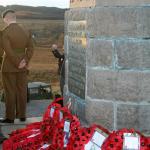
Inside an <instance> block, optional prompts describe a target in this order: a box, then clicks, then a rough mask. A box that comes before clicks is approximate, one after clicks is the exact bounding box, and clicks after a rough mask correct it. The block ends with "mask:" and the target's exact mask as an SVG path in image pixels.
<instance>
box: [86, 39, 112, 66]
mask: <svg viewBox="0 0 150 150" xmlns="http://www.w3.org/2000/svg"><path fill="white" fill-rule="evenodd" d="M113 50H114V48H113V41H111V40H100V39H90V40H89V41H88V48H87V65H88V66H102V67H112V62H113Z"/></svg>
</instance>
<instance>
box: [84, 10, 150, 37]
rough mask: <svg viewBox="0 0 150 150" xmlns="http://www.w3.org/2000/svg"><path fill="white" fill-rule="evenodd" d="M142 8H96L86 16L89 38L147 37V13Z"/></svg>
mask: <svg viewBox="0 0 150 150" xmlns="http://www.w3.org/2000/svg"><path fill="white" fill-rule="evenodd" d="M148 10H149V11H150V7H148V8H147V12H144V7H100V8H99V7H98V8H94V9H92V10H91V11H90V14H89V15H88V16H87V32H88V35H89V36H90V37H109V38H110V37H132V38H133V37H134V38H135V37H136V38H137V37H140V38H144V37H149V36H150V34H149V33H150V32H149V30H150V28H149V20H150V18H149V15H148V14H149V12H148Z"/></svg>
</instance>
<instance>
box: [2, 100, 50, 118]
mask: <svg viewBox="0 0 150 150" xmlns="http://www.w3.org/2000/svg"><path fill="white" fill-rule="evenodd" d="M50 102H51V101H50V100H32V101H30V102H29V103H27V117H28V118H30V117H40V116H42V115H43V113H44V111H45V109H46V107H47V106H48V105H49V104H50ZM4 112H5V105H4V103H1V102H0V118H3V117H4Z"/></svg>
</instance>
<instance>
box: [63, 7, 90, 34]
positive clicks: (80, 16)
mask: <svg viewBox="0 0 150 150" xmlns="http://www.w3.org/2000/svg"><path fill="white" fill-rule="evenodd" d="M88 13H89V9H84V8H83V9H75V10H74V9H73V10H72V9H71V10H69V11H66V13H65V34H67V33H68V23H69V22H70V21H85V20H86V16H87V15H88Z"/></svg>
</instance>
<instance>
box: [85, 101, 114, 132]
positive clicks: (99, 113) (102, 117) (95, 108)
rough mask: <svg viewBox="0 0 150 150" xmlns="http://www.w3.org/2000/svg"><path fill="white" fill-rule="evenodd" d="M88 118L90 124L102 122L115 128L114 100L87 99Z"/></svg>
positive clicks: (101, 123)
mask: <svg viewBox="0 0 150 150" xmlns="http://www.w3.org/2000/svg"><path fill="white" fill-rule="evenodd" d="M86 120H87V122H88V123H89V124H93V123H96V124H100V125H102V126H104V127H105V128H107V129H110V130H113V129H114V106H113V103H112V102H105V101H101V100H95V99H86Z"/></svg>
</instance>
